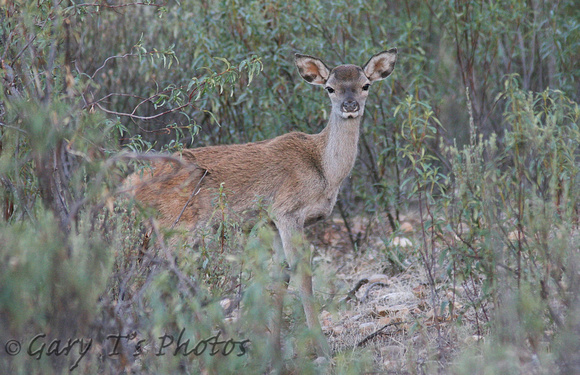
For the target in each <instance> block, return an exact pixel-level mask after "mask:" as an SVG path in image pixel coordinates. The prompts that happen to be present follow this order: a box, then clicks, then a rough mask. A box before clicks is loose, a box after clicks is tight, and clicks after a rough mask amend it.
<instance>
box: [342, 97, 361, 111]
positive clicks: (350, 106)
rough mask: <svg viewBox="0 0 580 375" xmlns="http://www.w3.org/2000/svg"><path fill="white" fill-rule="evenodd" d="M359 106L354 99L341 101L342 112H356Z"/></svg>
mask: <svg viewBox="0 0 580 375" xmlns="http://www.w3.org/2000/svg"><path fill="white" fill-rule="evenodd" d="M358 109H359V106H358V102H357V101H356V100H345V101H344V102H342V111H343V112H356V111H358Z"/></svg>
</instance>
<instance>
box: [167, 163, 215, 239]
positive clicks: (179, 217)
mask: <svg viewBox="0 0 580 375" xmlns="http://www.w3.org/2000/svg"><path fill="white" fill-rule="evenodd" d="M206 175H207V169H206V170H205V171H204V172H203V176H201V178H200V179H199V181H198V182H197V185H195V188H194V189H193V191H192V192H191V195H190V196H189V199H188V200H187V202H185V204H184V205H183V208H182V209H181V212H180V213H179V215H178V216H177V219H175V222H174V223H173V224H172V225H171V229H173V227H174V226H175V225H177V223H178V222H179V219H181V215H183V213H184V212H185V209H186V208H187V206H188V205H189V203H190V202H191V200H192V199H193V197H194V196H196V195H197V194H199V192H200V191H201V188H199V185H201V182H202V181H203V179H204V177H205V176H206ZM198 188H199V189H198Z"/></svg>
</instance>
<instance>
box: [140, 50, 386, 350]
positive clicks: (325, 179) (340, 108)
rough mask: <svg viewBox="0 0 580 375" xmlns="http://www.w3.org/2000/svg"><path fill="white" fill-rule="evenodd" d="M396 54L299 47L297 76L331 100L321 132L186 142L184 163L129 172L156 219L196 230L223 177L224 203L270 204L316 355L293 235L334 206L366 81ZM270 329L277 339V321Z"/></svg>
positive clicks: (382, 73) (308, 278)
mask: <svg viewBox="0 0 580 375" xmlns="http://www.w3.org/2000/svg"><path fill="white" fill-rule="evenodd" d="M396 60H397V50H396V49H395V48H393V49H390V50H388V51H384V52H381V53H378V54H376V55H374V56H373V57H372V58H371V59H370V60H369V61H368V62H367V63H366V64H365V65H364V66H363V67H362V68H361V67H359V66H356V65H340V66H337V67H336V68H334V69H330V68H329V67H328V66H327V65H326V64H325V63H324V62H322V61H321V60H319V59H317V58H314V57H311V56H306V55H300V54H297V55H296V57H295V62H296V66H297V68H298V71H299V73H300V75H301V76H302V78H304V79H305V80H306V81H307V82H308V83H310V84H313V85H320V86H324V88H325V89H326V91H327V92H328V96H329V97H330V101H331V103H332V110H331V112H330V118H329V120H328V125H327V126H326V127H325V128H324V129H323V130H322V131H321V132H320V133H318V134H305V133H300V132H292V133H288V134H284V135H281V136H279V137H276V138H273V139H269V140H265V141H261V142H254V143H246V144H233V145H219V146H210V147H201V148H196V149H188V150H185V151H183V152H181V153H179V154H176V155H175V157H176V158H180V159H181V161H182V163H181V166H178V167H176V166H175V164H174V163H170V162H167V161H161V162H157V163H154V165H153V170H152V172H150V173H145V174H144V175H143V176H141V175H139V174H137V173H135V174H133V175H132V176H130V177H129V179H128V182H129V184H130V185H131V186H132V188H133V193H134V195H135V198H136V199H137V200H138V201H140V202H142V203H144V204H146V205H149V206H151V207H153V208H155V209H157V210H158V211H159V222H160V224H161V225H162V226H166V227H173V226H175V225H179V226H181V227H183V228H185V229H187V230H190V231H194V230H196V228H199V227H200V226H203V225H206V224H207V223H208V220H210V217H211V216H212V212H213V211H214V207H212V198H213V197H214V196H215V194H216V191H218V189H219V188H220V185H221V184H223V186H224V188H226V189H227V190H228V191H229V192H230V193H229V194H228V205H229V206H230V207H231V208H232V209H233V210H235V211H236V212H239V213H242V212H252V208H254V206H255V204H256V198H259V199H260V201H261V202H262V205H266V206H269V207H270V213H271V219H272V221H273V223H274V224H275V226H276V228H277V232H278V235H279V236H278V239H277V241H278V243H281V247H282V249H283V253H284V255H285V259H286V261H287V263H288V265H289V267H290V270H291V271H292V272H293V273H295V274H296V275H297V277H298V288H299V293H300V297H301V300H302V304H303V307H304V313H305V315H306V322H307V325H308V327H309V329H310V330H312V331H314V332H316V333H317V334H318V335H317V336H318V337H321V338H320V339H319V340H318V342H317V343H315V346H316V351H317V353H318V354H319V355H321V356H328V355H329V354H330V350H329V347H328V343H327V342H326V340H324V339H323V338H322V337H323V336H322V334H321V326H320V322H319V320H318V312H317V309H316V307H315V305H314V298H313V293H312V275H311V272H310V263H309V262H310V258H309V255H308V252H307V251H306V249H305V247H304V246H299V245H297V243H299V242H297V241H293V240H292V238H293V237H294V236H302V235H303V231H304V226H305V225H308V224H310V223H312V222H315V221H317V220H320V219H323V218H326V217H328V216H329V215H330V214H331V212H332V209H333V207H334V204H335V203H336V198H337V195H338V191H339V189H340V186H341V184H342V182H343V181H344V179H345V178H346V177H347V176H348V175H349V174H350V172H351V170H352V168H353V165H354V162H355V159H356V155H357V144H358V139H359V128H360V124H361V119H362V116H363V111H364V107H365V102H366V100H367V96H368V93H369V88H370V86H371V83H373V82H375V81H378V80H382V79H384V78H386V77H388V76H389V75H390V74H391V72H392V71H393V69H394V67H395V62H396ZM254 212H255V211H254ZM298 265H300V267H298ZM282 288H283V289H284V290H285V287H282ZM280 298H281V297H280ZM273 335H274V340H275V342H277V344H276V345H279V339H280V325H279V324H278V325H277V326H275V327H274V332H273ZM278 349H279V348H278Z"/></svg>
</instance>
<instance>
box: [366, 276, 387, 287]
mask: <svg viewBox="0 0 580 375" xmlns="http://www.w3.org/2000/svg"><path fill="white" fill-rule="evenodd" d="M367 279H368V280H369V285H370V284H374V283H383V284H388V283H389V277H388V276H387V275H385V274H381V273H377V274H374V275H372V276H370V277H367Z"/></svg>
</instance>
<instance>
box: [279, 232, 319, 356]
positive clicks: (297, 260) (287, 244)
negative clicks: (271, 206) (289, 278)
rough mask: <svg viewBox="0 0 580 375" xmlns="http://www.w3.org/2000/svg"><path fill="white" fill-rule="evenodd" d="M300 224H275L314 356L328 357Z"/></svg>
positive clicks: (308, 253) (307, 253) (308, 257)
mask: <svg viewBox="0 0 580 375" xmlns="http://www.w3.org/2000/svg"><path fill="white" fill-rule="evenodd" d="M300 224H301V223H298V222H294V221H290V222H288V221H282V222H278V223H276V225H277V227H278V231H279V232H280V238H281V240H282V246H283V248H284V254H285V255H286V260H287V261H288V264H289V265H290V270H291V271H292V272H293V273H294V274H295V275H296V276H297V277H298V292H299V294H300V299H301V300H302V306H303V307H304V314H305V316H306V324H307V325H308V328H309V329H310V331H311V332H312V333H313V334H314V336H315V339H316V342H315V343H314V345H315V347H316V354H317V355H318V356H323V357H328V356H329V355H330V347H329V346H328V342H327V341H326V338H325V337H324V334H323V333H322V328H321V326H320V321H319V320H318V311H317V309H316V307H315V304H314V294H313V291H312V269H311V266H310V251H308V248H307V247H306V246H305V245H304V238H303V237H304V230H303V225H300ZM294 236H296V237H298V238H294V239H296V240H297V241H293V237H294Z"/></svg>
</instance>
